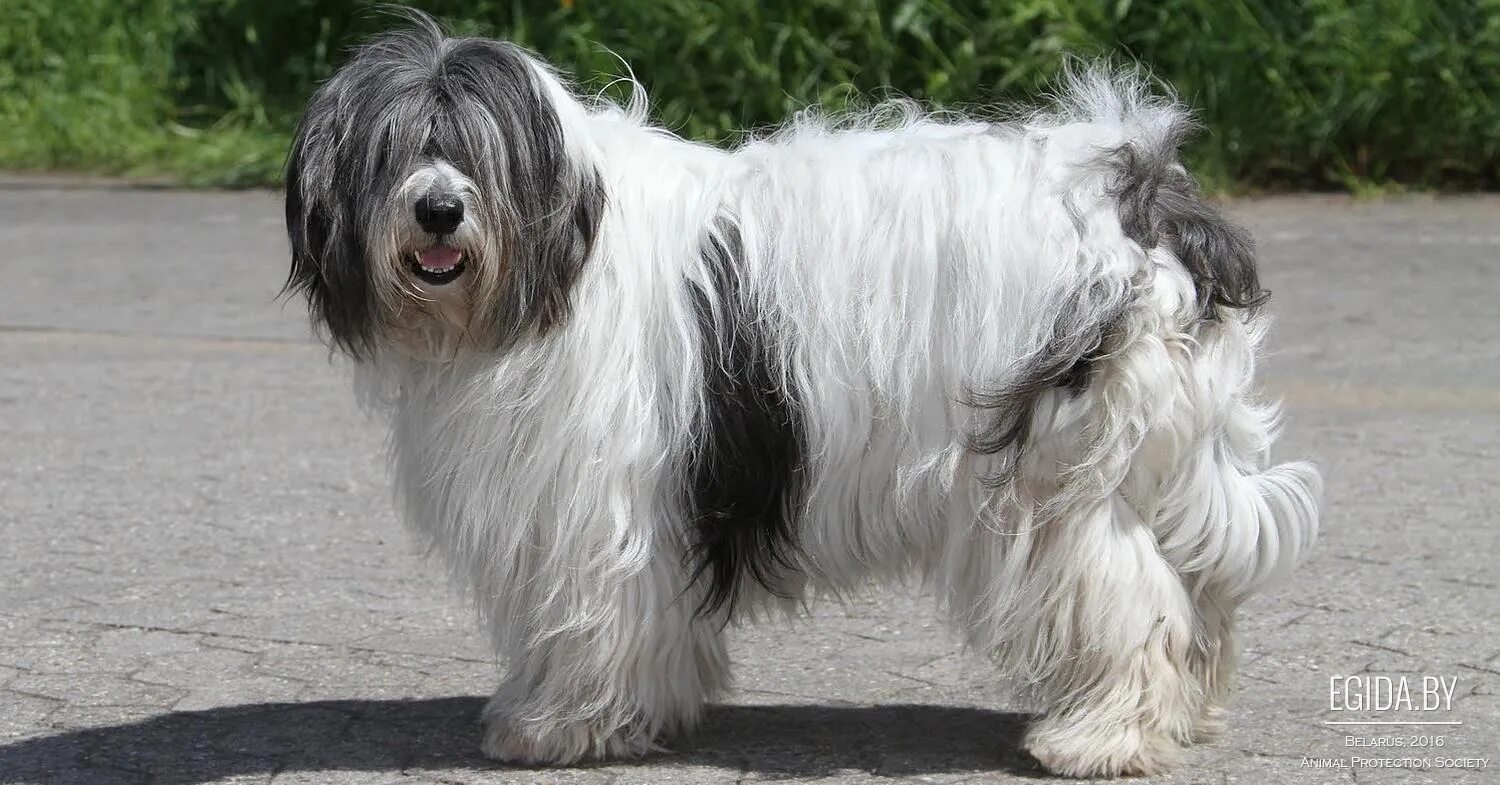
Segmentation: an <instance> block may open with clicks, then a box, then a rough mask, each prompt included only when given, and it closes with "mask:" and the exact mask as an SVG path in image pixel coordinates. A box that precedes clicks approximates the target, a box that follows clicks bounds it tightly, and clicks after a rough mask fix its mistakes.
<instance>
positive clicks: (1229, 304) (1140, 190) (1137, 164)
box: [1113, 123, 1271, 320]
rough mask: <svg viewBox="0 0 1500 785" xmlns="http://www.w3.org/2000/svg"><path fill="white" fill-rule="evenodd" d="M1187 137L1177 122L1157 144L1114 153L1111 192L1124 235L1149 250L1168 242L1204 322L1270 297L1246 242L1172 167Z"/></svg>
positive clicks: (1186, 176)
mask: <svg viewBox="0 0 1500 785" xmlns="http://www.w3.org/2000/svg"><path fill="white" fill-rule="evenodd" d="M1191 131H1192V126H1191V125H1189V124H1187V123H1179V124H1178V125H1177V126H1175V127H1174V128H1173V129H1172V130H1171V132H1170V133H1168V134H1167V138H1166V139H1165V140H1163V141H1162V143H1160V144H1159V145H1156V146H1153V147H1144V146H1142V145H1135V144H1130V145H1125V146H1124V147H1121V148H1120V149H1118V150H1116V151H1115V153H1114V156H1113V158H1114V163H1115V165H1116V167H1118V170H1119V172H1118V175H1117V180H1116V185H1115V189H1116V190H1115V192H1116V194H1117V196H1118V198H1119V210H1120V226H1121V228H1123V229H1124V230H1125V235H1126V236H1127V237H1129V238H1131V239H1132V240H1135V241H1136V242H1138V243H1140V244H1141V247H1142V248H1147V249H1150V248H1155V247H1156V246H1158V245H1160V244H1161V243H1163V242H1165V243H1166V244H1167V246H1168V247H1169V248H1170V249H1171V250H1172V253H1173V254H1174V255H1175V256H1176V257H1177V259H1178V260H1179V261H1180V262H1181V263H1182V265H1183V266H1184V267H1186V268H1187V270H1188V272H1189V273H1190V274H1191V275H1192V276H1193V283H1194V284H1195V285H1196V287H1197V291H1198V307H1199V309H1200V312H1201V313H1202V316H1203V318H1205V319H1210V320H1212V319H1217V318H1219V309H1221V308H1255V307H1257V306H1260V305H1262V304H1264V303H1265V302H1266V300H1268V299H1269V298H1270V296H1271V295H1270V292H1267V291H1265V290H1264V289H1262V288H1261V286H1260V276H1259V274H1258V273H1257V271H1256V266H1255V246H1254V243H1253V242H1252V241H1251V239H1250V235H1249V234H1248V233H1246V232H1245V230H1244V229H1241V228H1240V227H1238V226H1236V225H1234V224H1233V223H1231V222H1230V221H1229V220H1228V219H1226V218H1224V216H1223V215H1221V214H1220V213H1219V211H1218V210H1215V209H1214V208H1213V207H1212V206H1210V205H1209V204H1208V203H1207V202H1205V201H1203V199H1202V198H1201V197H1200V196H1199V194H1198V184H1197V182H1196V181H1195V180H1194V179H1193V177H1192V175H1190V174H1188V172H1187V170H1186V169H1185V168H1183V166H1182V164H1180V163H1178V162H1177V148H1178V146H1179V145H1180V144H1181V142H1182V140H1183V139H1185V138H1186V137H1187V136H1188V134H1189V133H1190V132H1191Z"/></svg>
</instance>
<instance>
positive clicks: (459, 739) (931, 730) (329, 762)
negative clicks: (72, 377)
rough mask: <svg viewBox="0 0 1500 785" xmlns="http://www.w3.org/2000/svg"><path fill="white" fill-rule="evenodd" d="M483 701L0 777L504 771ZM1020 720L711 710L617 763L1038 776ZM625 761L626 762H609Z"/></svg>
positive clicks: (107, 780)
mask: <svg viewBox="0 0 1500 785" xmlns="http://www.w3.org/2000/svg"><path fill="white" fill-rule="evenodd" d="M483 703H484V701H483V699H481V698H475V697H450V698H429V699H422V700H333V701H316V702H309V703H256V704H247V705H243V706H230V707H225V708H219V709H211V710H207V711H178V712H171V713H168V714H162V715H158V716H154V717H149V718H147V719H143V720H140V721H137V722H131V723H126V724H121V725H110V726H106V727H98V728H89V729H86V730H75V731H66V732H63V733H59V734H55V735H49V736H39V737H34V738H29V739H23V740H20V741H16V742H12V743H10V744H5V745H0V783H6V784H9V783H28V784H30V783H46V784H47V785H110V784H112V783H117V782H119V783H124V782H142V781H149V782H152V783H158V784H160V785H187V784H188V783H208V782H214V781H217V780H220V779H224V778H226V777H232V776H245V775H255V774H271V773H276V774H283V773H291V772H319V771H366V772H389V773H397V774H399V773H400V772H403V771H406V770H408V769H420V770H425V771H434V770H442V769H490V770H500V769H502V768H503V767H501V766H500V765H499V764H495V763H493V762H491V761H488V760H486V759H485V758H483V757H482V756H480V754H479V752H478V747H479V726H478V722H477V717H478V716H479V711H480V708H481V707H482V706H483ZM1025 720H1026V716H1025V715H1020V714H1010V713H1002V712H994V711H986V710H984V709H974V708H961V707H943V706H927V705H892V706H872V707H853V706H849V707H839V706H814V705H777V706H715V707H712V708H711V709H710V710H709V714H708V719H707V721H706V722H705V724H704V727H703V728H702V729H701V730H699V732H698V733H697V734H695V735H694V736H693V737H691V738H690V739H687V740H684V741H682V742H679V743H677V744H676V745H674V749H675V751H673V752H664V753H658V754H654V755H652V756H649V757H647V758H646V759H645V760H643V761H640V762H637V763H634V764H624V765H635V766H661V767H665V768H672V767H679V766H708V767H715V768H722V769H724V770H725V772H726V779H727V778H728V777H730V776H733V773H737V772H754V773H758V774H761V775H764V776H766V777H769V778H794V777H795V778H815V777H821V776H827V775H831V774H836V773H839V772H848V771H849V770H855V771H866V772H871V773H875V774H880V775H884V776H904V775H921V774H938V773H954V772H969V771H975V772H979V771H996V770H1001V771H1007V772H1011V773H1014V774H1029V775H1037V776H1040V775H1041V771H1040V770H1039V769H1038V768H1037V767H1036V765H1035V763H1033V762H1032V761H1031V759H1030V758H1029V757H1028V756H1027V755H1026V754H1025V753H1023V752H1021V751H1020V749H1019V747H1020V734H1021V732H1022V728H1023V726H1024V724H1025ZM610 765H615V766H618V765H622V764H610Z"/></svg>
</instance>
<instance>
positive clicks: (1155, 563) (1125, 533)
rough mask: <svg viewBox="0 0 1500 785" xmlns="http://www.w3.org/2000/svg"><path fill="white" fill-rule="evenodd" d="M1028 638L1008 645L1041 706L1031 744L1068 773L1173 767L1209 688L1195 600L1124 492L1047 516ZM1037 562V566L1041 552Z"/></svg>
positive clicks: (1051, 766)
mask: <svg viewBox="0 0 1500 785" xmlns="http://www.w3.org/2000/svg"><path fill="white" fill-rule="evenodd" d="M1047 525H1048V526H1049V527H1054V530H1052V531H1048V532H1046V533H1044V534H1042V538H1043V539H1045V540H1048V541H1049V542H1048V543H1046V544H1044V549H1045V550H1046V551H1047V553H1046V554H1045V555H1041V556H1039V557H1038V558H1039V559H1040V560H1042V561H1045V562H1047V563H1048V564H1047V565H1046V568H1045V572H1039V573H1034V579H1035V580H1036V581H1038V582H1040V583H1042V584H1045V587H1043V586H1041V585H1038V586H1036V587H1035V588H1036V589H1037V593H1036V595H1035V596H1036V599H1037V602H1039V603H1040V604H1041V607H1040V608H1037V609H1035V610H1038V611H1040V612H1039V613H1037V614H1035V615H1033V616H1032V619H1033V623H1032V624H1031V625H1030V629H1029V630H1028V632H1029V635H1028V639H1025V640H1018V641H1016V642H1015V643H1014V644H1013V645H1014V646H1015V647H1017V649H1018V650H1017V651H1014V652H1012V655H1013V656H1019V657H1020V658H1021V659H1022V660H1023V661H1024V662H1025V663H1026V666H1025V668H1024V670H1026V671H1029V672H1030V674H1031V675H1032V677H1033V678H1034V679H1036V684H1035V686H1036V692H1037V694H1038V697H1039V698H1040V699H1041V703H1042V709H1043V714H1042V716H1041V717H1040V718H1039V719H1037V720H1036V721H1035V722H1034V723H1033V724H1032V726H1031V728H1030V729H1029V731H1028V732H1027V734H1026V739H1025V748H1026V750H1027V751H1028V752H1030V753H1031V754H1032V755H1033V756H1034V757H1036V758H1037V760H1039V761H1040V762H1041V763H1042V764H1043V765H1044V766H1045V767H1046V768H1047V769H1048V770H1050V771H1053V772H1055V773H1058V774H1063V775H1067V776H1073V777H1097V776H1116V775H1121V774H1126V775H1144V774H1153V773H1157V772H1161V771H1164V770H1166V769H1167V768H1170V767H1171V766H1172V765H1173V764H1174V763H1175V762H1176V760H1177V758H1178V756H1179V753H1180V750H1181V748H1182V746H1183V745H1185V744H1187V743H1188V742H1189V741H1190V740H1191V738H1192V733H1193V729H1194V727H1195V723H1196V721H1197V718H1198V716H1199V714H1200V707H1201V703H1202V697H1203V696H1202V691H1201V688H1200V686H1199V681H1198V679H1197V678H1196V676H1195V675H1194V673H1193V672H1192V670H1191V667H1190V662H1189V653H1190V651H1191V649H1192V644H1193V631H1194V622H1193V615H1194V609H1193V606H1192V603H1191V601H1190V600H1189V598H1188V596H1187V593H1186V591H1185V590H1184V588H1183V586H1182V582H1181V580H1180V579H1179V578H1178V575H1177V572H1176V571H1175V570H1174V569H1173V568H1172V567H1171V565H1169V564H1167V562H1166V561H1165V560H1163V559H1162V557H1161V555H1160V554H1159V553H1158V552H1157V549H1156V540H1155V537H1154V536H1153V534H1152V532H1151V531H1150V529H1149V528H1148V527H1147V526H1146V525H1145V524H1144V523H1143V522H1142V521H1141V520H1140V518H1139V517H1138V516H1137V515H1136V513H1135V512H1134V510H1133V509H1131V507H1130V505H1129V504H1127V503H1126V502H1125V501H1124V500H1123V499H1122V498H1121V497H1120V496H1119V495H1118V494H1113V495H1111V496H1110V498H1108V499H1106V500H1103V501H1100V502H1098V503H1096V504H1093V505H1090V506H1088V507H1087V508H1086V509H1084V510H1083V511H1082V512H1080V513H1078V514H1075V515H1072V516H1069V518H1068V519H1066V520H1054V521H1051V522H1049V523H1048V524H1047ZM1038 566H1041V565H1040V564H1039V565H1038Z"/></svg>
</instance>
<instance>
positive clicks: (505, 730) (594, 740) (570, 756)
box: [480, 713, 655, 766]
mask: <svg viewBox="0 0 1500 785" xmlns="http://www.w3.org/2000/svg"><path fill="white" fill-rule="evenodd" d="M654 748H655V747H654V745H653V744H652V743H651V739H650V738H649V737H646V736H644V735H643V734H641V733H639V732H632V731H631V730H630V729H628V728H627V729H609V728H602V727H598V726H595V725H590V724H589V723H586V722H571V723H565V724H564V723H537V722H516V721H514V720H511V719H509V718H507V717H505V716H503V715H497V714H490V713H486V716H485V719H484V740H483V741H482V742H481V744H480V750H481V751H482V752H484V754H485V756H486V757H490V758H493V759H495V760H498V761H501V762H503V763H509V764H512V765H516V766H569V765H572V764H575V763H579V762H582V761H586V760H619V759H622V758H639V757H641V756H643V755H645V754H646V753H648V752H650V751H651V750H652V749H654Z"/></svg>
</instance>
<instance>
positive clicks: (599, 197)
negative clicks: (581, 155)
mask: <svg viewBox="0 0 1500 785" xmlns="http://www.w3.org/2000/svg"><path fill="white" fill-rule="evenodd" d="M567 179H568V180H570V181H572V182H566V183H562V184H559V186H558V188H557V191H556V192H555V193H553V194H552V195H551V201H552V203H553V204H554V205H555V207H554V209H553V210H551V211H550V214H548V215H543V216H538V218H539V219H540V220H539V221H538V222H537V223H534V224H533V225H532V230H531V231H530V232H523V233H522V234H523V235H527V236H525V237H523V238H522V240H521V245H522V249H521V252H522V253H524V254H526V255H527V256H529V260H528V262H527V264H528V265H529V266H530V269H529V270H527V271H526V273H524V275H525V276H527V278H528V279H529V280H528V281H527V284H528V285H529V286H531V287H533V288H534V290H535V291H536V293H537V294H538V295H540V296H539V297H538V298H537V299H536V300H535V304H536V307H537V308H538V310H537V312H536V318H537V327H538V329H540V330H543V331H545V330H548V329H550V328H552V327H555V326H557V325H559V324H561V323H562V322H563V321H564V320H565V319H566V318H567V315H568V309H569V299H570V298H569V292H570V291H571V290H572V288H573V281H574V279H575V278H577V276H578V273H579V271H580V270H582V269H583V264H584V262H585V261H587V260H588V258H589V255H590V254H592V253H593V247H594V239H595V237H597V235H598V233H599V222H600V220H601V219H602V218H603V215H604V207H605V193H604V186H603V184H602V183H601V182H600V179H599V175H598V173H597V172H596V171H594V170H593V169H592V168H589V169H588V170H587V171H585V172H583V173H582V174H574V175H571V176H569V177H568V178H567Z"/></svg>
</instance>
